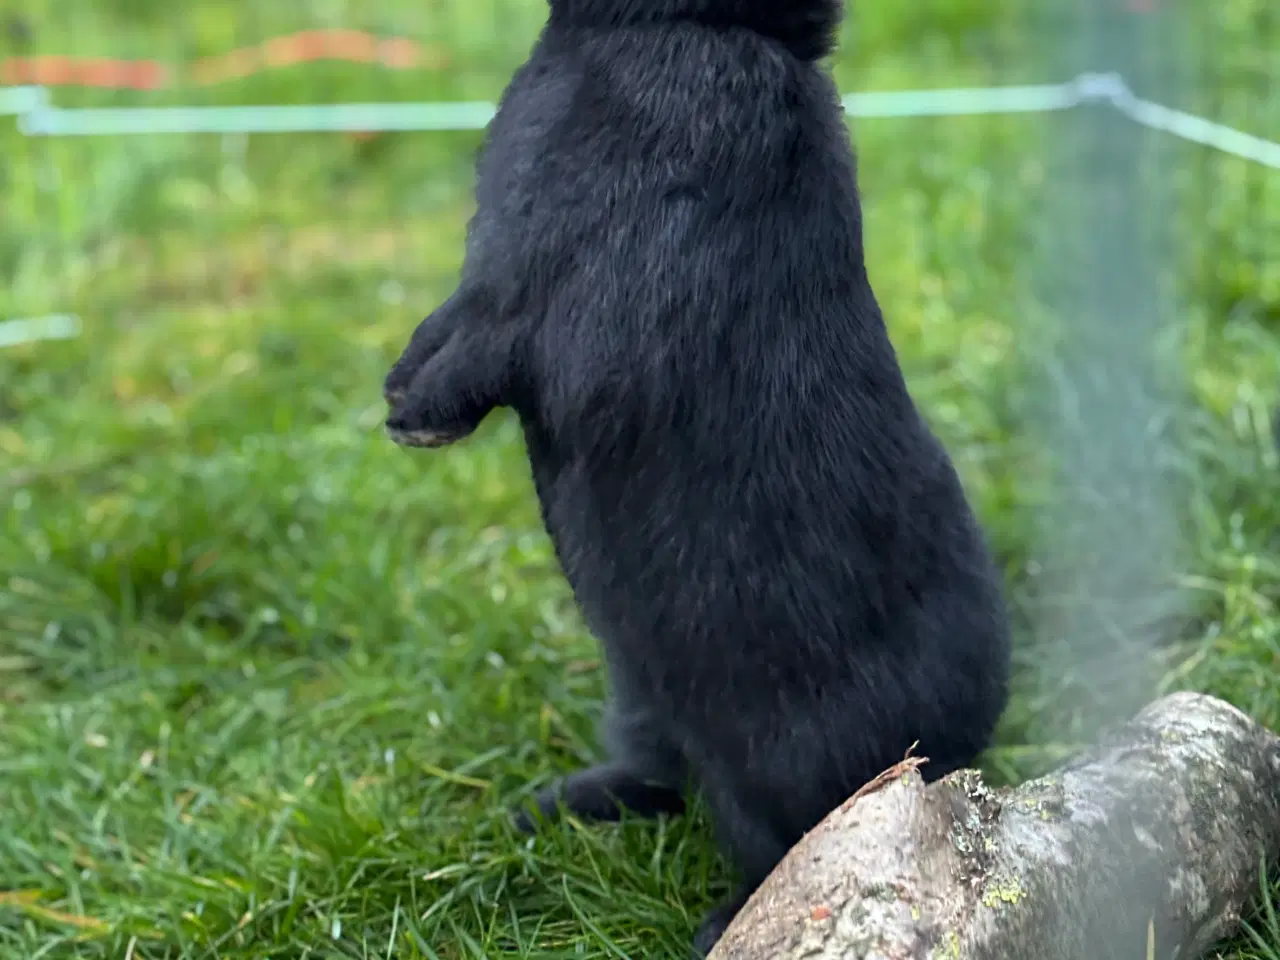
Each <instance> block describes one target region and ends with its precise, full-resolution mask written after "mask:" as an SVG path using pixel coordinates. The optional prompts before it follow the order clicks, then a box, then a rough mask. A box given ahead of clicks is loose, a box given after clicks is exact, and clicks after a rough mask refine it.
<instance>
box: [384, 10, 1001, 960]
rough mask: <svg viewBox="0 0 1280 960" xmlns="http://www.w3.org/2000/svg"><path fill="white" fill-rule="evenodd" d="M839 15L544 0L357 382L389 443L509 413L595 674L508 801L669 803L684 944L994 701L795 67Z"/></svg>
mask: <svg viewBox="0 0 1280 960" xmlns="http://www.w3.org/2000/svg"><path fill="white" fill-rule="evenodd" d="M783 10H785V11H786V12H785V13H780V12H779V11H783ZM837 13H838V8H837V5H836V4H835V3H833V2H829V0H791V2H790V3H789V4H783V3H781V2H767V0H653V2H646V0H552V10H551V18H550V21H549V24H548V26H547V28H546V30H545V31H544V33H543V35H542V37H541V39H540V40H539V42H538V44H537V46H536V47H535V49H534V51H533V53H532V55H531V57H530V59H529V61H528V63H527V64H525V65H524V66H523V67H522V68H521V69H520V70H519V72H518V73H517V74H516V76H515V78H514V79H513V80H512V82H511V85H510V87H509V88H508V90H507V92H506V94H505V96H504V98H503V102H502V104H501V107H500V109H499V112H498V114H497V116H496V117H495V119H494V120H493V123H492V125H491V127H490V130H489V136H488V143H487V146H486V150H485V152H484V154H483V156H482V158H481V161H480V165H479V173H478V180H477V191H476V192H477V208H478V209H477V212H476V214H475V217H474V219H473V221H472V223H471V227H470V230H469V233H468V240H467V250H466V258H465V263H464V267H463V272H462V279H461V282H460V284H459V287H458V290H457V291H456V292H455V293H454V295H453V296H452V297H450V299H449V300H448V301H447V302H446V303H445V304H444V305H443V306H441V307H440V308H439V309H438V310H436V311H435V312H434V313H433V314H432V315H431V316H430V317H428V318H427V319H426V320H425V321H423V323H422V324H421V325H420V326H419V328H418V329H417V330H416V331H415V333H414V334H413V337H412V340H411V342H410V344H409V345H408V347H407V348H406V350H405V352H404V354H403V356H402V357H401V359H400V361H399V362H398V363H397V364H396V366H395V368H394V369H393V370H392V371H391V373H390V374H389V375H388V377H387V382H386V394H387V397H388V400H389V402H390V403H391V404H392V405H393V407H394V409H393V411H392V414H391V416H390V417H389V419H388V430H389V431H390V433H391V434H392V436H393V437H394V438H395V439H396V440H397V441H398V442H400V443H403V444H409V445H425V446H432V445H440V444H444V443H449V442H451V441H453V440H456V439H459V438H461V437H464V436H466V435H467V434H468V433H470V432H471V431H472V430H474V429H475V428H476V426H477V425H478V424H479V423H480V421H481V420H482V419H483V418H484V416H485V415H486V414H487V413H488V412H489V411H490V410H491V409H492V408H494V407H497V406H507V407H512V408H514V409H515V410H516V412H517V413H518V414H519V417H520V420H521V422H522V424H523V427H524V432H525V438H526V443H527V446H528V453H529V460H530V463H531V465H532V470H533V477H534V481H535V484H536V487H537V492H538V497H539V499H540V501H541V507H542V513H543V518H544V520H545V522H546V526H547V529H548V531H549V533H550V535H551V538H552V540H553V541H554V543H555V546H556V551H557V555H558V557H559V559H560V562H561V564H562V566H563V568H564V571H565V574H566V576H567V578H568V580H569V582H570V584H571V585H572V587H573V590H574V593H575V595H576V597H577V600H578V602H579V604H580V606H581V608H582V610H583V612H584V615H585V618H586V620H587V622H588V624H589V626H590V627H591V629H592V630H593V631H594V632H595V633H596V634H597V636H598V637H599V638H600V640H601V642H602V644H603V647H604V651H605V657H606V660H607V663H608V667H609V672H610V679H611V684H612V697H611V704H610V716H609V722H608V723H607V724H606V733H607V737H608V746H609V750H610V755H611V758H612V759H611V760H610V761H609V763H608V764H606V765H604V766H601V767H596V768H592V769H590V770H587V771H583V772H581V773H579V774H576V775H574V776H571V777H569V778H568V779H567V781H565V782H564V783H562V784H560V785H559V786H558V787H557V788H555V789H553V790H551V791H548V792H546V793H544V794H543V795H542V796H541V797H540V798H539V802H538V806H539V807H540V808H541V811H542V813H543V814H544V815H547V816H552V815H554V814H555V812H556V810H557V809H558V806H559V805H560V804H564V805H566V806H568V807H569V808H570V809H572V810H574V811H575V812H576V813H578V814H580V815H582V816H584V817H593V818H597V819H612V818H615V817H616V816H617V815H618V812H619V808H620V807H625V806H631V807H633V808H638V812H639V813H642V814H649V815H652V814H656V813H659V812H667V813H677V812H679V810H680V809H682V807H683V797H682V789H683V787H684V786H685V784H686V782H688V781H692V783H693V784H694V785H695V786H696V788H697V789H699V790H700V791H701V793H702V795H703V797H704V798H705V800H706V801H707V803H708V805H709V808H710V810H711V812H712V815H713V818H714V820H715V823H716V827H717V830H718V832H719V834H720V837H721V839H722V841H723V844H724V846H725V849H726V851H727V852H728V854H729V855H730V857H731V858H732V860H733V861H734V863H735V864H736V865H737V867H738V868H739V870H740V871H741V873H742V875H743V884H742V887H741V890H740V893H739V894H738V895H737V896H735V897H734V898H733V899H732V901H730V902H729V903H727V904H725V905H724V906H722V907H721V908H720V909H719V910H717V911H715V912H714V913H713V914H712V915H711V916H710V917H708V918H707V920H706V921H705V923H704V925H703V928H702V929H701V930H700V932H699V935H698V939H697V948H698V950H700V951H705V950H707V949H709V947H710V945H711V944H713V943H714V942H715V940H716V939H717V938H718V937H719V935H720V933H721V931H722V930H723V928H724V926H725V925H726V924H727V923H728V921H729V920H730V919H731V918H732V916H733V914H734V913H735V912H736V911H737V909H738V907H739V906H740V905H741V903H742V902H743V901H744V899H745V898H746V896H748V895H749V894H750V892H751V891H752V890H753V889H754V888H755V887H756V885H758V884H759V883H760V881H761V880H763V879H764V877H765V876H766V875H767V874H768V873H769V872H770V870H771V869H772V868H773V867H774V866H775V865H776V864H777V862H778V860H779V858H780V857H782V855H783V854H784V853H785V852H786V851H787V849H788V848H789V847H791V846H792V845H793V844H794V843H795V842H796V841H797V840H798V839H799V838H800V836H801V835H802V834H803V833H804V832H805V831H806V830H808V829H809V828H810V827H812V826H813V825H814V824H815V823H817V821H818V820H819V819H821V818H822V817H823V816H824V815H826V814H827V813H828V812H829V811H830V810H832V809H833V808H834V807H836V806H838V805H839V804H840V803H841V802H842V801H843V800H845V799H846V798H847V797H848V796H850V795H851V794H852V793H853V792H854V791H855V790H857V788H858V787H859V786H861V785H862V784H863V783H864V782H865V781H867V780H868V779H869V778H871V777H872V776H874V775H875V774H877V773H879V772H880V771H881V770H883V769H884V768H886V767H888V766H890V765H892V764H893V763H895V762H896V761H898V760H900V759H902V757H903V755H904V754H905V753H906V751H907V749H908V748H909V747H910V746H911V744H912V743H914V742H915V741H919V742H920V747H919V752H920V753H921V754H923V755H925V756H927V757H929V758H931V763H930V764H929V765H928V766H927V768H926V769H927V771H928V773H929V774H930V776H933V777H936V776H940V775H942V774H943V773H946V772H948V771H950V770H952V769H954V768H956V767H959V766H962V765H965V764H968V763H970V762H971V761H972V760H973V759H974V758H975V757H976V755H977V754H978V753H979V752H980V751H981V750H982V749H983V748H984V747H985V746H986V745H987V743H988V741H989V738H990V735H991V733H992V729H993V727H994V725H995V723H996V720H997V717H998V715H999V713H1000V712H1001V710H1002V709H1003V706H1004V703H1005V696H1006V682H1007V680H1006V678H1007V673H1008V657H1009V651H1008V632H1007V627H1006V620H1005V613H1004V609H1003V604H1002V600H1001V592H1000V588H999V585H998V577H997V574H996V571H995V570H994V568H993V564H992V563H991V561H990V559H989V557H988V553H987V550H986V548H985V546H984V544H983V538H982V536H981V534H980V531H979V529H978V526H977V524H976V522H975V520H974V517H973V515H972V513H971V511H970V509H969V507H968V505H967V504H966V501H965V497H964V493H963V491H962V489H961V485H960V483H959V481H958V479H957V476H956V473H955V471H954V469H953V467H952V464H951V462H950V460H949V458H948V456H947V454H946V452H945V451H944V450H943V448H942V447H941V445H940V444H939V443H938V441H937V440H936V439H935V438H934V436H933V435H932V434H931V433H930V431H929V429H928V428H927V427H926V425H925V423H924V421H923V420H922V418H921V416H920V414H919V413H918V412H917V409H916V407H915V406H914V405H913V403H912V400H911V398H910V397H909V395H908V393H907V388H906V385H905V383H904V381H903V377H902V373H901V371H900V369H899V366H898V363H897V359H896V356H895V354H894V351H893V348H892V346H891V345H890V342H889V338H888V335H887V333H886V330H885V326H884V322H883V320H882V317H881V314H880V310H879V308H878V306H877V303H876V300H875V297H874V295H873V294H872V291H871V287H870V285H869V283H868V280H867V274H866V270H865V267H864V264H863V248H862V225H861V213H860V209H859V204H858V197H857V193H856V189H855V183H854V164H853V156H852V151H851V149H850V147H849V144H848V136H847V132H846V129H845V126H844V119H843V114H842V111H841V109H840V106H839V102H838V99H837V95H836V92H835V89H834V87H833V86H832V83H831V82H830V80H829V78H828V77H827V76H826V74H825V73H824V72H823V71H822V70H820V69H819V68H818V66H816V65H815V64H814V63H813V60H814V58H815V57H816V56H818V55H820V54H821V53H822V52H825V50H826V49H827V47H828V44H829V38H830V37H831V36H832V35H833V33H834V30H835V26H836V20H837ZM532 823H533V820H532V818H530V817H527V816H526V817H525V818H524V819H523V822H522V825H523V826H525V827H526V828H529V827H531V826H532Z"/></svg>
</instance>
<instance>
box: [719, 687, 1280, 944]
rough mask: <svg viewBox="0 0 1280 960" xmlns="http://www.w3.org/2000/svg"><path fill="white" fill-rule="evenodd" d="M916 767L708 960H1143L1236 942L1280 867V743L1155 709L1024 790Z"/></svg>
mask: <svg viewBox="0 0 1280 960" xmlns="http://www.w3.org/2000/svg"><path fill="white" fill-rule="evenodd" d="M922 762H923V761H921V760H914V759H908V760H906V761H904V762H903V763H902V764H899V765H898V766H897V767H895V768H894V769H892V770H889V771H886V772H885V773H884V774H882V775H881V776H880V777H879V778H877V779H876V781H874V782H873V783H871V784H868V785H867V787H865V788H863V790H861V791H859V794H858V795H856V796H854V797H852V798H851V799H850V800H849V801H847V802H846V803H845V804H844V805H842V806H841V807H840V808H839V809H838V810H836V811H835V812H833V813H832V814H831V815H830V816H829V817H828V818H827V819H826V820H824V821H823V822H822V823H821V824H819V825H818V826H817V827H816V828H815V829H814V830H813V831H811V832H810V833H809V834H808V835H807V836H806V837H805V838H804V839H803V840H801V841H800V843H798V844H797V845H796V846H795V847H794V848H793V849H792V851H791V852H790V853H789V854H788V855H787V857H786V859H784V860H783V862H782V863H781V864H779V865H778V867H777V869H776V870H775V871H774V872H773V874H772V875H771V876H770V877H769V879H768V880H767V881H766V882H765V883H764V885H763V886H761V887H760V889H759V890H758V891H757V892H756V894H755V896H754V897H753V898H752V899H751V900H750V901H749V902H748V904H747V905H746V907H744V908H743V910H742V911H741V912H740V913H739V915H738V916H737V918H736V919H735V920H734V922H733V923H732V924H731V925H730V927H729V929H728V930H727V931H726V932H725V934H724V936H723V938H722V939H721V940H720V942H719V943H718V944H717V945H716V947H715V949H714V950H713V951H712V952H711V955H710V957H709V960H792V958H797V960H799V958H803V960H837V958H839V960H855V958H856V960H908V958H910V960H1108V958H1112V957H1114V958H1117V960H1120V958H1123V960H1143V958H1157V957H1159V958H1166V960H1168V958H1178V960H1188V958H1192V957H1195V956H1198V955H1199V954H1201V953H1202V952H1203V951H1205V950H1206V949H1208V948H1209V947H1210V946H1212V945H1213V944H1214V943H1215V942H1216V941H1217V940H1219V939H1220V938H1222V937H1224V936H1227V935H1229V934H1230V933H1231V932H1232V931H1233V930H1235V929H1236V928H1237V927H1238V925H1239V922H1240V917H1241V911H1242V910H1244V909H1245V908H1246V907H1247V905H1248V904H1249V903H1250V901H1252V900H1253V898H1254V896H1255V895H1256V894H1257V893H1258V891H1259V890H1260V889H1261V873H1260V869H1261V864H1262V862H1263V857H1264V856H1265V858H1266V862H1267V863H1268V864H1272V863H1274V862H1275V860H1276V858H1277V857H1280V737H1277V736H1276V735H1275V734H1273V733H1271V732H1269V731H1268V730H1266V729H1265V728H1263V727H1262V726H1260V725H1259V724H1257V723H1255V722H1254V721H1253V720H1251V719H1250V718H1249V717H1247V716H1246V715H1245V714H1243V713H1241V712H1240V711H1239V710H1237V709H1236V708H1234V707H1232V706H1230V705H1229V704H1226V703H1224V702H1222V701H1221V700H1216V699H1214V698H1212V697H1207V696H1201V695H1198V694H1190V693H1179V694H1174V695H1172V696H1168V697H1165V698H1163V699H1161V700H1159V701H1156V702H1155V703H1153V704H1151V705H1150V706H1148V707H1147V708H1146V709H1144V710H1143V711H1142V712H1141V713H1140V714H1138V716H1137V717H1136V718H1135V719H1134V720H1132V721H1131V722H1129V723H1127V724H1125V725H1123V726H1121V727H1118V728H1117V729H1115V730H1114V731H1112V732H1110V733H1109V734H1108V735H1106V736H1105V737H1104V738H1103V739H1102V740H1101V741H1100V742H1099V743H1098V745H1097V746H1095V747H1093V748H1092V749H1090V750H1088V751H1087V752H1086V753H1084V754H1083V755H1082V756H1080V757H1078V758H1077V759H1076V760H1074V761H1072V762H1071V763H1069V764H1067V765H1066V766H1064V767H1062V768H1061V769H1059V770H1057V771H1056V772H1054V773H1052V774H1050V775H1049V776H1045V777H1041V778H1039V779H1037V780H1032V781H1028V782H1027V783H1024V784H1023V785H1021V786H1019V787H1017V788H1014V789H1000V790H994V789H991V788H989V787H987V786H986V785H985V784H984V783H983V781H982V777H981V775H980V774H978V773H977V772H976V771H973V770H964V771H960V772H958V773H954V774H952V775H950V776H948V777H945V778H943V779H942V780H939V781H938V782H937V783H934V784H931V785H925V783H924V781H923V780H922V779H921V776H920V773H919V771H918V770H917V769H916V768H917V767H918V766H919V765H920V764H921V763H922Z"/></svg>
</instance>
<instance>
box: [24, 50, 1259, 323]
mask: <svg viewBox="0 0 1280 960" xmlns="http://www.w3.org/2000/svg"><path fill="white" fill-rule="evenodd" d="M1084 104H1104V105H1110V106H1112V107H1113V108H1115V109H1116V110H1119V111H1120V112H1121V113H1123V114H1124V115H1125V116H1126V117H1128V118H1129V119H1131V120H1133V121H1134V122H1135V123H1139V124H1141V125H1143V126H1145V127H1149V128H1151V129H1153V130H1161V131H1163V132H1166V133H1169V134H1172V135H1173V136H1176V137H1181V138H1182V139H1184V140H1190V141H1193V142H1195V143H1199V144H1203V145H1204V146H1207V147H1211V148H1213V149H1216V150H1220V151H1223V152H1225V153H1229V154H1233V155H1235V156H1238V157H1243V158H1245V159H1248V160H1252V161H1254V162H1256V163H1260V164H1263V165H1265V166H1268V167H1271V168H1272V169H1277V170H1280V143H1276V142H1274V141H1271V140H1266V139H1263V138H1262V137H1257V136H1254V135H1252V134H1248V133H1244V132H1242V131H1240V130H1236V129H1233V128H1232V127H1227V126H1224V125H1223V124H1220V123H1214V122H1213V121H1211V120H1205V119H1203V118H1202V117H1197V116H1195V115H1194V114H1190V113H1184V112H1183V111H1181V110H1174V109H1172V108H1170V107H1165V106H1162V105H1160V104H1158V103H1152V102H1151V101H1149V100H1143V99H1141V98H1140V97H1138V96H1136V95H1135V94H1134V93H1133V91H1132V90H1131V89H1130V88H1129V85H1128V84H1127V83H1126V82H1125V80H1124V77H1122V76H1121V75H1120V74H1118V73H1082V74H1079V75H1078V76H1076V77H1074V78H1072V79H1071V80H1068V81H1067V82H1066V83H1047V84H1033V85H1028V86H1010V87H959V88H951V89H940V90H894V91H877V92H873V93H851V94H849V95H847V96H845V97H844V98H843V105H844V108H845V110H846V112H847V113H849V114H850V115H852V116H855V117H884V118H888V117H939V116H977V115H982V114H998V113H1045V112H1049V111H1054V110H1069V109H1071V108H1073V107H1078V106H1081V105H1084ZM494 109H495V107H494V105H493V104H492V103H484V102H468V103H336V104H301V105H288V106H285V105H273V106H233V107H182V106H174V107H85V108H76V109H65V108H61V107H56V106H54V105H53V104H52V103H51V101H50V97H49V93H48V91H47V90H46V89H45V88H43V87H30V86H27V87H0V115H10V116H16V117H17V121H18V128H19V130H20V131H21V132H22V133H23V134H25V135H27V136H31V137H93V136H138V135H145V134H151V135H155V134H165V133H170V134H184V133H185V134H193V133H221V134H249V133H337V132H358V133H378V132H391V131H436V132H444V131H468V130H482V129H484V127H485V126H486V125H487V124H488V123H489V121H490V120H491V119H492V118H493V114H494ZM78 330H79V325H78V320H76V318H74V317H64V316H56V317H51V318H29V319H23V320H10V321H6V322H3V323H0V347H6V346H13V345H15V344H17V343H26V342H30V340H33V339H50V338H59V337H74V336H76V335H77V332H78Z"/></svg>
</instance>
